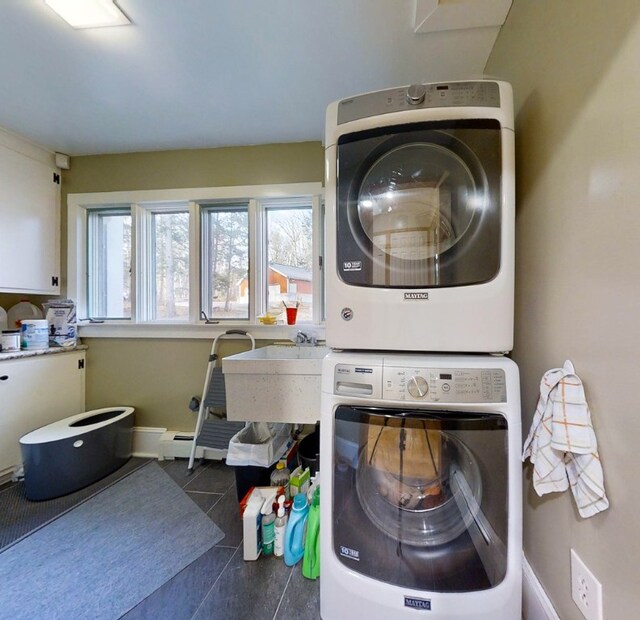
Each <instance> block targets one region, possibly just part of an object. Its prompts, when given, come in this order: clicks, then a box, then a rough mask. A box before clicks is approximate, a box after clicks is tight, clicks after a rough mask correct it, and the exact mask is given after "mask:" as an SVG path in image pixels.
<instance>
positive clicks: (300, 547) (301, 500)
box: [284, 493, 309, 566]
mask: <svg viewBox="0 0 640 620" xmlns="http://www.w3.org/2000/svg"><path fill="white" fill-rule="evenodd" d="M308 516H309V506H308V504H307V496H306V495H305V494H304V493H298V495H296V496H295V497H294V498H293V507H292V508H291V514H290V515H289V520H288V521H287V529H286V531H285V534H284V563H285V564H286V565H287V566H294V565H295V564H297V563H298V562H299V561H300V560H301V559H302V556H304V526H305V524H306V522H307V517H308Z"/></svg>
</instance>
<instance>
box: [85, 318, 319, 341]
mask: <svg viewBox="0 0 640 620" xmlns="http://www.w3.org/2000/svg"><path fill="white" fill-rule="evenodd" d="M230 329H242V330H244V331H247V332H249V333H250V334H251V335H252V336H253V337H254V338H255V339H256V340H291V341H292V342H294V341H295V339H296V334H297V333H298V332H299V331H303V332H304V333H305V334H307V335H309V336H314V337H315V338H316V339H317V340H324V329H325V328H324V325H315V324H313V323H300V324H298V325H249V324H247V323H219V324H214V325H212V324H209V325H207V324H205V323H198V324H193V323H128V322H127V323H121V322H105V323H90V324H83V325H78V336H80V337H81V338H192V339H204V340H212V339H213V338H215V337H216V336H219V335H220V334H223V333H224V332H226V331H227V330H230Z"/></svg>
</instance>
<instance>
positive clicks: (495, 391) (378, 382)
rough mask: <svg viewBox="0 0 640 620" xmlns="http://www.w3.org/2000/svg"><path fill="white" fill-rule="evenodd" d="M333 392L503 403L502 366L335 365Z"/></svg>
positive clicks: (366, 396)
mask: <svg viewBox="0 0 640 620" xmlns="http://www.w3.org/2000/svg"><path fill="white" fill-rule="evenodd" d="M334 393H335V394H342V395H345V396H356V397H359V398H375V399H380V400H395V401H408V402H430V403H460V404H464V403H506V402H507V385H506V376H505V372H504V370H502V369H501V368H421V367H408V366H386V365H384V366H381V365H376V364H373V365H371V366H366V365H357V366H356V365H353V364H338V365H337V366H336V367H335V372H334Z"/></svg>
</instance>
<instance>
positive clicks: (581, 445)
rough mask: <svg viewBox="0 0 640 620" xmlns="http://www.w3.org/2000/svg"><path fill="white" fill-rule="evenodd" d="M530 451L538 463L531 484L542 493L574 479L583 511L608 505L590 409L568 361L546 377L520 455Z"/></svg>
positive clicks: (564, 486) (586, 514)
mask: <svg viewBox="0 0 640 620" xmlns="http://www.w3.org/2000/svg"><path fill="white" fill-rule="evenodd" d="M527 457H529V459H530V461H531V462H532V463H533V465H534V467H533V487H534V488H535V490H536V492H537V493H538V495H540V496H542V495H545V494H546V493H552V492H554V491H566V489H567V487H568V486H569V485H570V486H571V491H572V492H573V497H574V499H575V501H576V504H577V506H578V512H579V513H580V516H581V517H583V518H586V517H591V516H593V515H595V514H597V513H598V512H601V511H602V510H606V509H607V508H608V507H609V501H608V500H607V496H606V494H605V491H604V477H603V473H602V465H601V463H600V457H599V456H598V442H597V441H596V435H595V433H594V431H593V426H592V425H591V413H590V412H589V406H588V405H587V401H586V398H585V394H584V388H583V386H582V381H580V378H579V377H578V376H577V375H576V374H575V371H574V369H573V364H572V363H571V362H570V361H566V362H565V363H564V367H563V368H553V369H552V370H549V371H548V372H546V373H545V374H544V376H543V377H542V381H541V382H540V399H539V400H538V406H537V407H536V412H535V415H534V417H533V423H532V424H531V430H530V431H529V436H528V437H527V440H526V441H525V443H524V451H523V453H522V460H523V461H524V460H525V459H526V458H527Z"/></svg>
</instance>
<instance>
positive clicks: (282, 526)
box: [273, 495, 287, 557]
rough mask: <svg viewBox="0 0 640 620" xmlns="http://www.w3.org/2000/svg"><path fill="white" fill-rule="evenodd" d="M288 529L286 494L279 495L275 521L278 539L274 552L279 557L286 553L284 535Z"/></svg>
mask: <svg viewBox="0 0 640 620" xmlns="http://www.w3.org/2000/svg"><path fill="white" fill-rule="evenodd" d="M286 529H287V514H286V512H285V508H284V495H281V496H280V497H278V516H277V517H276V521H275V530H276V540H275V544H274V547H273V554H274V555H275V556H277V557H282V556H283V555H284V535H285V531H286Z"/></svg>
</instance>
